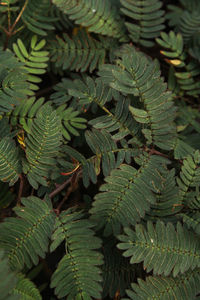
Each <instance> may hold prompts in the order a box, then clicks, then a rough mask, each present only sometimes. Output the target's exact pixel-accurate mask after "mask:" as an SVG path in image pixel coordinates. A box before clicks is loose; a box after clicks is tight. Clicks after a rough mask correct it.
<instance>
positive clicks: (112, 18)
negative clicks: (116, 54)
mask: <svg viewBox="0 0 200 300" xmlns="http://www.w3.org/2000/svg"><path fill="white" fill-rule="evenodd" d="M53 3H54V4H55V5H56V6H57V7H58V8H59V9H60V10H62V11H63V12H64V13H66V14H67V15H68V16H69V18H70V19H71V20H74V21H75V23H76V24H80V25H81V26H83V27H87V29H88V31H91V32H95V33H100V34H103V35H108V36H112V37H115V38H118V39H120V40H121V41H125V40H127V39H126V36H125V27H124V23H123V21H122V20H121V18H120V15H119V12H118V10H117V8H116V6H115V5H112V3H111V2H110V1H106V0H101V1H93V0H80V1H78V2H77V1H76V0H53Z"/></svg>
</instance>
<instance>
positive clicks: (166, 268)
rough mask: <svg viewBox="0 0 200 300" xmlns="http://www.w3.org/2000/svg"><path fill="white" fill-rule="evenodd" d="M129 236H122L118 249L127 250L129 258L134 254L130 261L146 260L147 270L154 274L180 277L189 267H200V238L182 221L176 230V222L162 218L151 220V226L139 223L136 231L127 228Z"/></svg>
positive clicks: (126, 254) (144, 261) (149, 223)
mask: <svg viewBox="0 0 200 300" xmlns="http://www.w3.org/2000/svg"><path fill="white" fill-rule="evenodd" d="M124 231H125V235H120V236H119V240H120V241H121V243H119V244H118V248H119V249H122V250H124V251H125V252H124V254H123V255H124V256H125V257H131V259H130V263H132V264H134V263H139V262H142V261H143V264H144V268H145V270H146V271H147V272H150V271H152V270H153V273H154V275H161V274H163V275H164V276H168V275H170V274H171V273H173V276H174V277H176V276H177V275H178V274H179V273H182V274H183V273H184V272H186V271H188V270H189V269H191V270H194V269H195V268H196V267H199V266H200V241H199V238H198V237H197V236H196V235H195V234H194V233H193V232H192V231H188V229H187V228H186V227H183V226H182V225H181V224H180V223H177V228H176V230H175V228H174V226H173V225H172V223H167V224H166V225H165V224H164V223H163V222H160V221H158V222H157V223H156V225H155V226H154V225H153V223H151V222H148V223H147V229H145V228H144V227H143V225H141V224H139V225H136V226H135V231H133V230H132V229H130V228H128V227H126V228H125V229H124Z"/></svg>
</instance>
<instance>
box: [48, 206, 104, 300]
mask: <svg viewBox="0 0 200 300" xmlns="http://www.w3.org/2000/svg"><path fill="white" fill-rule="evenodd" d="M92 227H93V225H92V223H91V222H90V221H89V220H87V219H84V215H83V213H81V212H76V211H74V210H73V209H68V210H67V211H65V212H62V213H61V214H60V216H59V217H57V219H56V222H55V228H54V233H53V235H52V240H53V242H52V244H51V251H54V250H55V249H56V248H57V247H58V246H59V245H60V244H61V243H62V241H65V251H66V253H65V255H64V256H63V258H62V259H61V261H60V262H59V264H58V267H57V269H56V271H55V272H54V273H53V276H52V279H51V287H55V293H56V295H57V296H58V298H59V299H60V298H62V297H65V296H67V299H74V298H76V299H88V300H89V299H90V300H91V299H92V297H94V298H97V299H98V298H100V297H101V295H100V292H101V290H102V288H101V286H100V284H99V282H101V281H102V278H101V275H100V273H101V272H100V268H99V265H102V263H103V261H102V254H101V253H99V252H97V251H96V249H99V248H100V247H101V240H100V239H99V238H97V237H95V236H94V231H93V230H92Z"/></svg>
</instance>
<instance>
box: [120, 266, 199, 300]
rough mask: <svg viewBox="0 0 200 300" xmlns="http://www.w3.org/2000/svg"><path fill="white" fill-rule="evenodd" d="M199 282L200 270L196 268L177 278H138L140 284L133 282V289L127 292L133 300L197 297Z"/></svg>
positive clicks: (185, 299) (172, 299) (184, 299)
mask: <svg viewBox="0 0 200 300" xmlns="http://www.w3.org/2000/svg"><path fill="white" fill-rule="evenodd" d="M199 284H200V270H199V269H195V270H194V271H190V272H187V273H185V274H184V275H179V276H177V277H176V278H173V277H162V276H149V277H147V279H146V281H144V280H142V279H138V284H136V283H132V285H131V287H132V289H131V290H127V291H126V292H127V295H128V296H129V299H132V300H152V299H155V300H163V299H170V300H176V299H181V300H188V299H196V298H195V296H196V294H197V293H198V292H199ZM124 300H125V299H124Z"/></svg>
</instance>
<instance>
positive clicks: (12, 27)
mask: <svg viewBox="0 0 200 300" xmlns="http://www.w3.org/2000/svg"><path fill="white" fill-rule="evenodd" d="M27 4H28V0H26V1H25V3H24V5H23V7H22V9H21V11H20V13H19V15H18V16H17V18H16V19H15V21H14V23H13V25H12V26H10V21H9V20H10V17H9V16H8V30H7V29H5V28H3V30H4V32H5V34H6V40H5V44H4V50H6V49H7V47H8V41H9V39H10V37H11V36H12V35H14V34H15V33H16V32H17V30H15V31H14V32H13V30H14V28H15V26H16V25H17V23H18V22H19V20H20V18H21V16H22V14H23V12H24V10H25V8H26V6H27Z"/></svg>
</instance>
